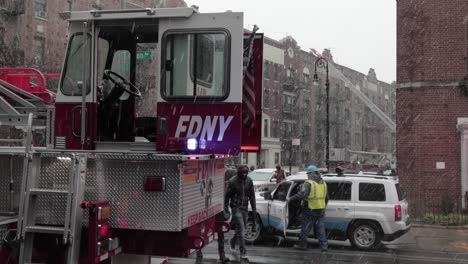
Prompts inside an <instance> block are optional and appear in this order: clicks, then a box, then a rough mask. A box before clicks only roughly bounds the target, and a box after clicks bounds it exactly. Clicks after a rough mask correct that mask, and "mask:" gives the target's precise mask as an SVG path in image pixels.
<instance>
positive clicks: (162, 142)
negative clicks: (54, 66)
mask: <svg viewBox="0 0 468 264" xmlns="http://www.w3.org/2000/svg"><path fill="white" fill-rule="evenodd" d="M66 15H68V19H69V35H68V44H67V48H66V54H65V58H64V64H63V70H62V73H61V75H60V81H59V87H58V89H57V93H56V96H55V104H53V105H52V106H51V107H49V108H48V111H51V112H53V113H54V114H51V115H49V114H48V115H47V125H46V130H47V139H48V142H47V144H46V146H45V147H34V146H31V133H30V131H31V126H32V125H31V124H32V122H29V123H28V124H25V126H27V127H28V128H27V129H25V138H26V140H25V147H24V152H17V153H13V154H12V153H9V152H8V151H7V150H5V151H2V150H1V149H0V169H2V170H6V171H10V173H9V174H5V175H1V176H0V181H2V180H5V181H6V180H8V181H9V182H10V185H9V188H10V189H9V192H5V193H3V192H0V212H1V211H5V210H6V209H5V208H7V209H10V210H11V209H12V208H15V210H13V212H12V215H15V214H17V225H16V228H12V227H11V223H12V222H11V221H10V222H8V223H9V225H10V226H9V227H8V228H7V229H9V231H8V234H7V236H8V237H10V238H12V237H13V236H12V235H11V233H12V232H13V231H12V230H13V229H14V233H15V234H16V236H14V237H15V238H16V241H19V243H20V245H21V246H20V253H19V262H20V263H26V262H27V263H29V262H46V263H78V262H79V263H99V262H101V261H103V260H105V259H108V258H110V257H112V256H114V255H116V254H118V253H120V252H123V253H127V254H138V255H159V256H187V255H189V254H190V253H192V252H193V251H195V250H200V249H201V248H203V246H204V245H205V244H206V243H209V242H210V241H211V240H213V239H214V236H215V233H216V232H223V230H226V229H225V228H224V229H223V226H224V227H226V225H225V223H218V222H216V221H215V215H216V214H218V213H219V212H221V211H222V209H223V208H222V207H223V200H224V172H225V161H226V159H227V158H229V157H230V156H232V155H236V154H238V153H239V152H240V151H250V152H253V151H259V150H260V138H261V102H262V100H261V94H262V79H263V78H262V72H263V68H262V67H263V58H262V49H263V35H262V34H256V33H255V31H256V29H254V31H253V32H245V31H244V29H243V14H242V13H236V12H225V13H210V14H201V13H199V12H198V10H197V9H196V8H164V9H152V8H146V9H130V10H91V11H82V12H72V13H68V14H66ZM4 79H5V80H8V78H6V77H5V78H4ZM0 86H1V87H0V88H1V89H0V92H1V91H2V89H10V88H11V89H13V91H18V89H19V88H21V87H19V88H18V87H16V88H15V87H13V86H14V85H11V84H6V83H4V82H0ZM8 87H9V88H8ZM1 96H2V97H5V94H2V95H1ZM7 99H8V98H7ZM3 101H5V102H6V101H8V100H3ZM3 101H2V102H3ZM0 115H1V113H0ZM30 116H31V117H33V116H35V113H34V112H31V113H30ZM2 120H4V119H2ZM5 120H8V118H6V119H5ZM18 120H19V119H18ZM15 125H18V124H15ZM2 177H3V178H4V179H3V178H2ZM2 195H5V197H2ZM4 198H5V199H4ZM4 202H5V203H4ZM0 220H1V218H0ZM1 227H2V226H1V221H0V228H1ZM0 230H3V229H0ZM10 231H12V232H10ZM57 238H61V239H57ZM38 241H41V243H37V242H38ZM57 241H61V242H60V243H59V244H60V245H56V246H58V247H52V245H53V244H57V243H58V242H57ZM83 241H84V242H83ZM45 243H50V244H49V245H51V246H50V247H47V248H44V247H41V245H40V244H45ZM7 244H8V243H7ZM38 244H39V245H38ZM80 244H81V248H80ZM52 248H58V249H60V248H62V249H67V250H66V253H64V254H63V256H61V255H62V254H60V253H57V252H60V251H54V250H52ZM85 249H86V250H85ZM4 252H5V244H3V245H0V262H2V255H3V256H4V255H5V254H4ZM51 257H56V259H52V260H51V259H50V258H51ZM145 263H147V262H145Z"/></svg>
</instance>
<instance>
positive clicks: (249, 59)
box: [241, 27, 263, 152]
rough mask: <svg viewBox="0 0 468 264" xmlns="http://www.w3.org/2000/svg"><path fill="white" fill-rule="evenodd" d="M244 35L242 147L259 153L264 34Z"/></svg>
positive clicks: (247, 150)
mask: <svg viewBox="0 0 468 264" xmlns="http://www.w3.org/2000/svg"><path fill="white" fill-rule="evenodd" d="M256 29H257V28H256V27H254V31H253V32H252V33H245V34H244V64H243V66H244V70H243V74H244V76H243V83H242V92H243V93H242V141H241V143H242V145H241V150H242V151H244V152H259V151H260V148H261V141H262V92H263V89H262V87H263V34H262V33H255V30H256Z"/></svg>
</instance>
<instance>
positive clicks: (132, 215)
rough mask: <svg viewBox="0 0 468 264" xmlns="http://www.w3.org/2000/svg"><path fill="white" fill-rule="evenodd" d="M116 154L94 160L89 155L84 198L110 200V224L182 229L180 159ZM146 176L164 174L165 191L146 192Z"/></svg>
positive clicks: (113, 225)
mask: <svg viewBox="0 0 468 264" xmlns="http://www.w3.org/2000/svg"><path fill="white" fill-rule="evenodd" d="M114 157H115V156H113V155H111V156H107V155H96V158H95V159H94V160H93V159H88V168H89V170H88V172H87V177H86V193H85V200H87V201H100V200H108V201H109V202H110V205H111V219H110V225H111V227H119V228H131V229H144V230H161V231H179V230H181V226H180V222H181V221H180V214H179V193H180V175H179V171H178V169H177V168H178V166H177V164H178V162H176V161H155V160H151V159H142V158H141V159H133V158H134V157H133V156H132V159H127V160H124V159H121V158H120V157H117V159H113V158H114ZM147 176H163V177H165V178H166V189H165V191H163V192H145V191H144V190H143V183H144V179H145V177H147Z"/></svg>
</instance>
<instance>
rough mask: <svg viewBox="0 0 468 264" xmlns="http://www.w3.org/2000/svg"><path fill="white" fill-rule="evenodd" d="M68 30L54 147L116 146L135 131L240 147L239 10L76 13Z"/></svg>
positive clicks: (201, 146)
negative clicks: (207, 12) (215, 11)
mask: <svg viewBox="0 0 468 264" xmlns="http://www.w3.org/2000/svg"><path fill="white" fill-rule="evenodd" d="M69 38H70V41H69V44H68V48H67V53H66V54H67V55H66V58H65V63H64V68H63V73H62V77H61V80H60V85H59V89H58V91H57V99H56V126H55V133H54V134H55V147H56V148H64V149H96V150H99V149H106V150H108V149H109V148H111V149H112V150H116V148H118V147H131V145H129V144H123V143H124V142H126V143H129V142H135V139H136V138H138V139H139V141H142V140H143V141H148V142H156V143H155V144H153V146H152V148H153V149H154V150H157V151H169V152H180V151H182V150H185V151H189V152H190V153H197V154H201V153H210V154H212V153H218V154H221V153H225V154H237V153H238V152H239V151H240V147H241V128H242V120H241V119H242V118H241V117H242V106H241V103H242V84H243V71H242V69H243V39H244V30H243V15H242V13H234V12H226V13H219V14H200V13H198V12H197V10H196V9H194V8H169V9H162V10H154V9H144V10H126V11H125V12H107V11H90V12H77V13H73V14H72V16H71V18H70V35H69ZM254 103H255V102H254ZM258 103H259V102H257V104H258ZM253 107H254V106H253ZM82 109H86V110H85V111H82ZM257 111H258V110H257ZM255 114H258V113H254V115H255ZM189 139H190V145H189V148H187V144H188V140H189ZM113 143H120V144H113ZM147 145H148V144H147Z"/></svg>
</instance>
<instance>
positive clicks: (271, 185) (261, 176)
mask: <svg viewBox="0 0 468 264" xmlns="http://www.w3.org/2000/svg"><path fill="white" fill-rule="evenodd" d="M275 171H276V169H275V168H272V169H256V170H253V171H251V172H249V177H250V178H251V179H252V181H253V184H254V188H255V191H256V192H264V191H273V190H274V189H275V187H276V184H277V182H276V178H274V176H275ZM285 173H286V176H288V175H290V174H289V172H287V171H285Z"/></svg>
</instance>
